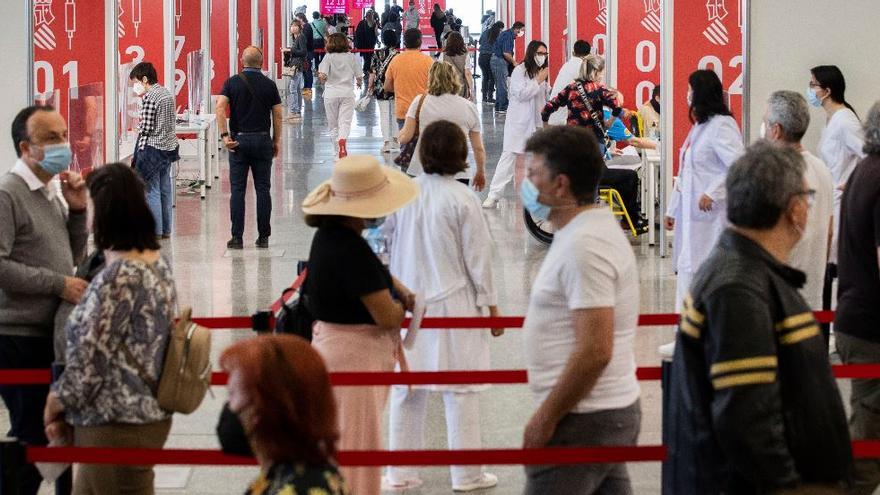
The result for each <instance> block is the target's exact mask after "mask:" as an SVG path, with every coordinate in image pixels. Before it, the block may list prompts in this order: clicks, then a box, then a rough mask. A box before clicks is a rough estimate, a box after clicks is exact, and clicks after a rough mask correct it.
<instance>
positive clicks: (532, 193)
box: [519, 179, 550, 220]
mask: <svg viewBox="0 0 880 495" xmlns="http://www.w3.org/2000/svg"><path fill="white" fill-rule="evenodd" d="M540 194H541V193H540V192H539V191H538V188H537V187H535V185H534V184H532V181H530V180H528V179H526V180H524V181H523V183H522V187H520V188H519V197H520V199H522V203H523V207H524V208H525V209H526V210H528V212H529V213H530V214H531V215H532V217H534V218H536V219H538V220H547V219H548V218H550V207H549V206H547V205H545V204H544V203H541V202H540V201H538V196H539V195H540Z"/></svg>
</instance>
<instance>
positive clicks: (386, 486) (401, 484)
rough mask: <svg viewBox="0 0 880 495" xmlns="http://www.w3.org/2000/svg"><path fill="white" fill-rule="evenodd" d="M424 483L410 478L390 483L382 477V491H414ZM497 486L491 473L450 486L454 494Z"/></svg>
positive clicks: (387, 478)
mask: <svg viewBox="0 0 880 495" xmlns="http://www.w3.org/2000/svg"><path fill="white" fill-rule="evenodd" d="M423 484H424V482H423V481H422V480H421V479H419V478H410V479H406V480H403V481H391V478H389V477H388V476H382V491H383V492H384V491H388V492H405V491H407V490H415V489H416V488H419V487H420V486H422V485H423ZM496 485H498V477H497V476H495V475H494V474H492V473H483V474H481V475H480V477H479V478H477V479H476V480H474V481H472V482H470V483H465V484H463V485H452V491H454V492H472V491H474V490H484V489H486V488H492V487H493V486H496Z"/></svg>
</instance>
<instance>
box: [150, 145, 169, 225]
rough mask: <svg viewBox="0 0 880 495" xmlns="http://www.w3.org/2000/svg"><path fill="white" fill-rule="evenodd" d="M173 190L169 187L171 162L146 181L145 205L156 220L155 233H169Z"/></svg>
mask: <svg viewBox="0 0 880 495" xmlns="http://www.w3.org/2000/svg"><path fill="white" fill-rule="evenodd" d="M172 194H174V190H173V188H172V187H171V162H167V163H166V164H165V165H164V166H163V167H162V168H161V169H159V173H157V174H154V175H153V177H152V178H150V180H149V181H147V205H149V207H150V211H151V212H152V213H153V218H154V219H155V220H156V235H171V227H172V225H171V218H172V213H171V207H172V206H173V202H174V201H173V199H174V197H173V196H172Z"/></svg>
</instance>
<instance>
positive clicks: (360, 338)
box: [312, 321, 399, 495]
mask: <svg viewBox="0 0 880 495" xmlns="http://www.w3.org/2000/svg"><path fill="white" fill-rule="evenodd" d="M312 346H313V347H314V348H315V350H317V351H318V353H319V354H321V357H323V358H324V362H325V363H326V364H327V369H328V371H330V372H331V373H332V372H338V371H343V372H345V371H347V372H357V371H386V372H387V371H394V365H395V363H396V362H397V351H398V348H399V338H395V333H393V332H391V331H389V330H388V329H384V328H379V327H377V326H374V325H340V324H336V323H327V322H323V321H318V322H316V323H315V327H314V330H313V337H312ZM388 390H389V387H362V386H345V387H334V389H333V393H334V395H335V396H336V405H337V408H338V410H339V429H340V432H341V437H340V441H339V450H382V448H383V444H382V413H383V412H384V410H385V403H386V402H387V400H388ZM340 471H341V472H342V475H343V477H345V480H346V482H347V484H348V486H349V487H350V489H351V493H352V494H353V495H380V493H381V486H382V469H381V468H346V467H343V468H341V469H340Z"/></svg>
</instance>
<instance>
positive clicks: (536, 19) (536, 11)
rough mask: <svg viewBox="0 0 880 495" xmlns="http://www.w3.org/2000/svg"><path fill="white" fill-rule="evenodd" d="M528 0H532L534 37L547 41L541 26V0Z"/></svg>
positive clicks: (530, 0)
mask: <svg viewBox="0 0 880 495" xmlns="http://www.w3.org/2000/svg"><path fill="white" fill-rule="evenodd" d="M527 1H529V2H532V25H531V29H532V38H534V39H536V40H541V41H543V42H544V43H546V42H547V40H545V39H544V33H543V31H542V28H541V25H542V23H543V19H542V18H541V0H527ZM524 22H525V21H524Z"/></svg>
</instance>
